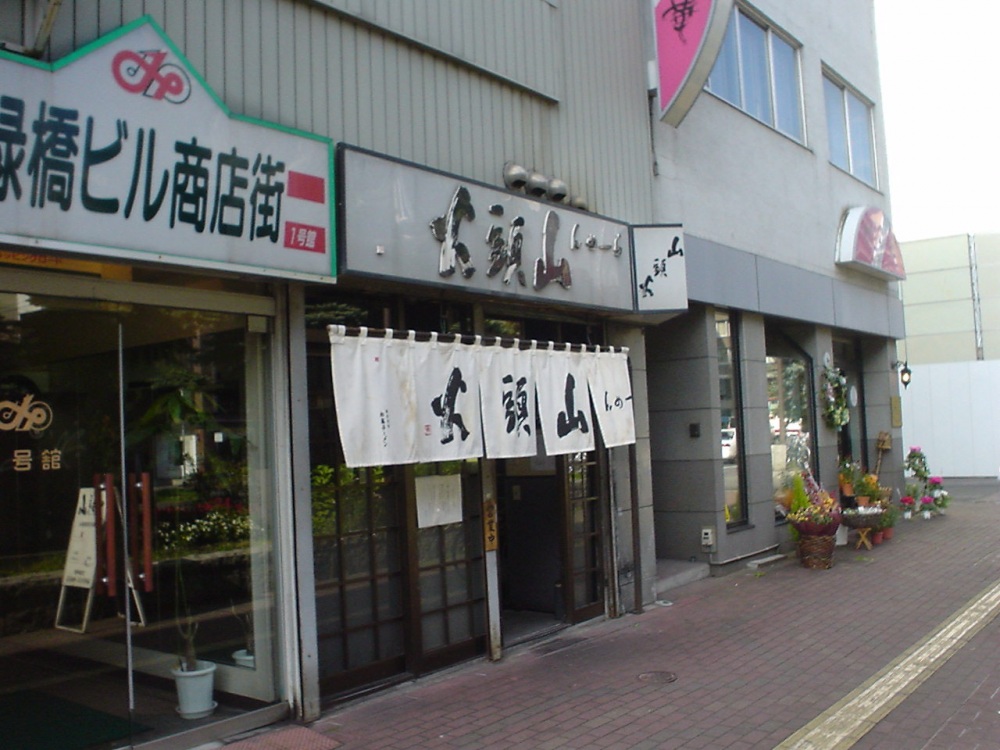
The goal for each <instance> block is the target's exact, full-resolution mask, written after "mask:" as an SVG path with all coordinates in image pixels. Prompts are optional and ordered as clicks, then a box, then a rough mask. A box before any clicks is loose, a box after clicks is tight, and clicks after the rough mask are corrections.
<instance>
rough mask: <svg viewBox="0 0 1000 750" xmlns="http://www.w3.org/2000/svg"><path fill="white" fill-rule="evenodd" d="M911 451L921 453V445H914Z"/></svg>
mask: <svg viewBox="0 0 1000 750" xmlns="http://www.w3.org/2000/svg"><path fill="white" fill-rule="evenodd" d="M910 453H920V446H919V445H914V446H913V447H912V448H910Z"/></svg>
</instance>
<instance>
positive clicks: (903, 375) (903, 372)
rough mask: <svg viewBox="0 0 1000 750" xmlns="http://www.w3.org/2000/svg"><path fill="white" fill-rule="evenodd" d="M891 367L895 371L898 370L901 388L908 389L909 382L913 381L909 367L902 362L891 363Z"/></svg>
mask: <svg viewBox="0 0 1000 750" xmlns="http://www.w3.org/2000/svg"><path fill="white" fill-rule="evenodd" d="M892 367H893V369H895V370H899V382H900V383H902V384H903V388H909V386H910V381H911V380H913V371H912V370H911V369H910V366H909V365H908V364H907V363H906V362H905V361H904V362H893V363H892Z"/></svg>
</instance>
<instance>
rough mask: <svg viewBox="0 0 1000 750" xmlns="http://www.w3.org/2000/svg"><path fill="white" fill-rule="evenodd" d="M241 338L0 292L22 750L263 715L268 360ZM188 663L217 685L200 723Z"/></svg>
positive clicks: (1, 486) (269, 676)
mask: <svg viewBox="0 0 1000 750" xmlns="http://www.w3.org/2000/svg"><path fill="white" fill-rule="evenodd" d="M252 327H254V326H249V325H248V316H247V315H246V314H241V313H232V312H211V311H207V310H193V309H181V308H178V307H170V306H156V305H141V304H136V303H132V302H114V303H112V302H107V301H96V300H90V299H74V298H70V297H56V296H46V295H38V294H26V293H16V292H4V293H0V402H2V403H0V504H2V508H3V513H4V517H5V519H6V520H5V523H4V524H0V590H2V592H3V593H2V595H3V600H4V607H3V610H4V616H3V618H2V621H0V627H2V631H0V675H2V676H0V706H3V704H5V703H6V709H5V710H3V711H2V712H0V713H2V715H4V716H13V717H18V716H20V717H23V722H22V723H23V726H20V727H8V726H5V727H3V729H4V731H5V732H6V731H15V732H25V733H27V734H26V735H25V736H26V740H25V742H26V746H29V747H35V746H37V747H46V746H47V745H46V742H48V741H49V740H48V738H47V733H49V732H52V731H57V734H60V737H61V739H59V740H58V744H56V745H53V746H54V747H55V746H58V747H80V748H84V747H92V746H93V747H97V746H101V747H122V746H126V745H129V744H131V743H140V742H144V741H147V740H149V739H152V738H155V737H159V736H164V735H168V734H173V733H176V732H180V731H184V730H186V729H189V728H192V727H194V726H198V725H199V724H200V723H204V722H207V721H212V720H213V719H215V718H224V717H225V716H227V715H236V714H237V713H241V712H242V711H244V710H246V709H247V708H250V707H253V706H263V705H266V704H268V703H270V702H272V701H274V700H276V698H277V695H276V691H275V673H276V654H275V653H274V652H273V644H274V643H275V642H276V639H275V630H276V628H275V623H274V616H275V615H274V603H275V599H276V597H275V593H274V575H273V573H274V569H273V568H274V560H273V550H274V544H273V542H274V534H273V522H272V517H273V515H274V514H273V498H274V494H275V493H274V491H273V472H272V471H271V458H270V455H269V454H270V451H269V449H268V446H269V445H270V444H271V442H272V440H271V436H270V427H269V425H270V422H271V420H270V418H269V417H268V414H269V409H268V408H266V406H265V405H266V404H267V403H268V399H267V398H266V397H265V394H266V393H268V389H269V387H270V383H269V366H268V364H267V363H268V351H267V346H268V343H267V337H266V336H265V335H262V334H261V333H253V332H251V331H250V328H252ZM256 328H257V329H258V330H263V331H265V332H266V326H261V325H259V324H258V325H256ZM185 656H188V657H191V658H190V659H189V660H188V661H189V662H190V667H191V668H194V667H196V666H197V667H201V668H202V669H203V670H207V671H209V672H211V673H212V676H213V680H214V685H213V687H212V688H211V689H210V692H209V697H208V700H207V704H206V706H205V707H204V708H203V709H194V710H185V709H184V708H183V707H179V706H178V697H177V693H176V692H175V677H174V671H175V670H176V668H177V667H178V665H179V664H180V663H183V662H184V661H185ZM47 716H48V717H53V718H52V720H51V721H47V720H45V718H44V717H47ZM32 717H34V718H32ZM55 717H59V719H58V720H57V719H56V718H55ZM64 718H65V719H66V721H63V719H64ZM3 721H13V719H3Z"/></svg>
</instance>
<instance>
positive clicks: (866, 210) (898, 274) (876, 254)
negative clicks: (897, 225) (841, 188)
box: [837, 206, 906, 281]
mask: <svg viewBox="0 0 1000 750" xmlns="http://www.w3.org/2000/svg"><path fill="white" fill-rule="evenodd" d="M837 265H840V266H845V267H848V268H854V269H856V270H858V271H861V272H862V273H867V274H869V275H871V276H878V277H879V278H882V279H887V280H890V281H892V280H900V281H902V280H904V279H906V268H905V267H904V266H903V251H902V250H901V249H900V247H899V242H898V241H897V240H896V235H895V233H894V232H893V231H892V224H891V222H890V221H889V217H888V216H886V214H885V212H884V211H882V209H880V208H875V207H874V206H856V207H854V208H850V209H848V210H847V211H845V212H844V216H843V218H842V220H841V223H840V236H839V237H838V241H837Z"/></svg>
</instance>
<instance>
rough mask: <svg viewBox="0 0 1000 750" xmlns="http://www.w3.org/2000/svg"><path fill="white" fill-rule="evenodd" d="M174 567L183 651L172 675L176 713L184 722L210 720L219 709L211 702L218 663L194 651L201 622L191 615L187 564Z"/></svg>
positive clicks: (178, 564) (178, 560)
mask: <svg viewBox="0 0 1000 750" xmlns="http://www.w3.org/2000/svg"><path fill="white" fill-rule="evenodd" d="M174 564H175V565H176V568H175V569H174V599H175V602H176V604H175V606H176V608H177V609H176V616H175V618H174V622H175V624H176V626H177V634H178V640H179V642H180V648H179V658H178V663H177V666H176V667H175V668H173V669H171V670H170V672H171V674H172V675H173V676H174V683H175V685H176V686H177V713H178V714H179V715H180V716H181V718H184V719H202V718H204V717H206V716H210V715H211V714H212V712H213V711H215V708H216V706H217V705H218V704H217V703H216V702H215V701H214V700H213V699H212V694H213V691H214V687H215V662H211V661H205V660H203V659H199V658H198V654H197V651H196V649H195V636H196V635H197V634H198V622H197V620H195V618H194V616H193V615H192V614H191V608H190V605H189V603H188V598H187V590H186V588H185V586H184V573H183V567H182V566H183V564H184V561H183V560H182V559H177V560H175V561H174Z"/></svg>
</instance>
